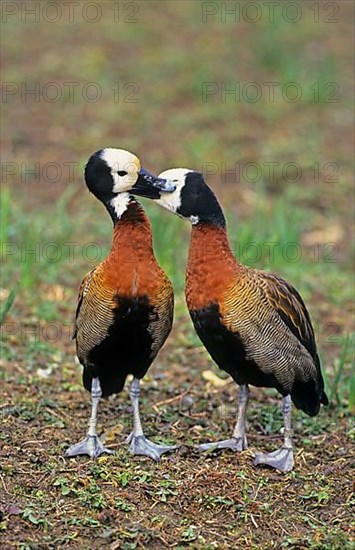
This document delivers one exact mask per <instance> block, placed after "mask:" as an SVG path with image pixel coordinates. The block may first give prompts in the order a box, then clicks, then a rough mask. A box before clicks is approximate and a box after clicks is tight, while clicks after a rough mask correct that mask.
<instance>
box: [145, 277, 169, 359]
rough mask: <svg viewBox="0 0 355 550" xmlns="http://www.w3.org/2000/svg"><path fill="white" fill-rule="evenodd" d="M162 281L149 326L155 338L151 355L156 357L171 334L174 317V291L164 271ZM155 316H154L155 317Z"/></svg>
mask: <svg viewBox="0 0 355 550" xmlns="http://www.w3.org/2000/svg"><path fill="white" fill-rule="evenodd" d="M161 275H162V281H161V284H160V285H159V288H158V290H157V293H156V296H155V303H152V305H153V306H154V313H153V314H152V319H151V322H150V326H149V332H150V334H151V336H152V338H153V344H152V353H151V357H152V358H154V357H155V356H156V355H157V353H158V352H159V350H160V348H161V347H162V345H163V344H164V342H165V340H166V339H167V337H168V336H169V334H170V331H171V327H172V324H173V318H174V291H173V287H172V284H171V282H170V280H169V279H168V277H167V276H166V275H165V273H164V272H163V271H161ZM153 317H154V318H153Z"/></svg>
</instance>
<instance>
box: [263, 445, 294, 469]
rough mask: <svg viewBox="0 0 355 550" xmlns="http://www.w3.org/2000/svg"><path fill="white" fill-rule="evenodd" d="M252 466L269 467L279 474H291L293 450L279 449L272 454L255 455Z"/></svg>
mask: <svg viewBox="0 0 355 550" xmlns="http://www.w3.org/2000/svg"><path fill="white" fill-rule="evenodd" d="M254 464H255V465H256V466H258V465H260V464H261V465H265V466H270V467H271V468H276V469H277V470H280V471H281V472H291V470H293V466H294V460H293V449H292V448H291V447H281V449H278V450H277V451H274V452H272V453H256V455H255V460H254Z"/></svg>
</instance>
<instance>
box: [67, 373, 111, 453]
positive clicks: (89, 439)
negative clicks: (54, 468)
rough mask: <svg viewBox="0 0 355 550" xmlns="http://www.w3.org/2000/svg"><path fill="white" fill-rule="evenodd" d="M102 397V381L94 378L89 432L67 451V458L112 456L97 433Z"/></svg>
mask: <svg viewBox="0 0 355 550" xmlns="http://www.w3.org/2000/svg"><path fill="white" fill-rule="evenodd" d="M101 395H102V391H101V386H100V381H99V379H98V378H93V379H92V383H91V398H92V408H91V417H90V420H89V430H88V433H87V436H86V437H85V439H83V440H82V441H80V443H76V445H72V446H71V447H69V449H68V450H67V451H66V453H65V456H69V457H72V456H79V455H88V456H89V457H90V458H96V457H97V456H100V455H101V454H102V453H108V454H112V453H113V451H110V449H107V448H106V447H105V446H104V445H103V444H102V443H101V441H100V439H99V438H98V436H97V433H96V424H97V407H98V404H99V401H100V398H101Z"/></svg>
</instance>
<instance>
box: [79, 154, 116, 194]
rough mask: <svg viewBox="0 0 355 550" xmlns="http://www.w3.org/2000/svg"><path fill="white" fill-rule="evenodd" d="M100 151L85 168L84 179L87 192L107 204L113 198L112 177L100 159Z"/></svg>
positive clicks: (109, 170) (108, 168)
mask: <svg viewBox="0 0 355 550" xmlns="http://www.w3.org/2000/svg"><path fill="white" fill-rule="evenodd" d="M101 153H102V151H97V152H96V153H94V154H93V155H92V156H91V157H90V158H89V160H88V163H87V165H86V166H85V171H84V177H85V182H86V185H87V187H88V189H89V191H90V192H91V193H92V194H93V195H95V197H96V198H97V199H99V200H100V201H102V202H103V203H108V202H110V200H112V199H113V197H115V194H114V193H113V191H112V189H113V185H114V181H113V177H112V174H111V169H110V167H109V166H108V165H107V163H106V162H105V161H104V160H103V159H102V158H101Z"/></svg>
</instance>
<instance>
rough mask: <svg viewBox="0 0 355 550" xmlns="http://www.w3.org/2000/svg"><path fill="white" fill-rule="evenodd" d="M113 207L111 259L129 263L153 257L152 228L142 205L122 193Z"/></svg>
mask: <svg viewBox="0 0 355 550" xmlns="http://www.w3.org/2000/svg"><path fill="white" fill-rule="evenodd" d="M122 195H126V197H122V199H121V201H120V203H119V204H116V205H115V206H116V208H114V215H112V214H111V212H110V210H109V212H110V214H111V218H112V220H113V222H114V228H113V239H112V246H111V251H110V259H111V261H112V260H113V261H117V262H125V263H126V268H127V269H128V268H129V264H137V263H139V262H144V261H145V260H146V259H147V258H154V252H153V242H152V228H151V224H150V221H149V218H148V216H147V215H146V213H145V212H144V210H143V208H142V206H141V205H140V204H139V202H137V201H136V200H135V199H134V198H133V197H132V196H130V195H128V193H124V194H122Z"/></svg>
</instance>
